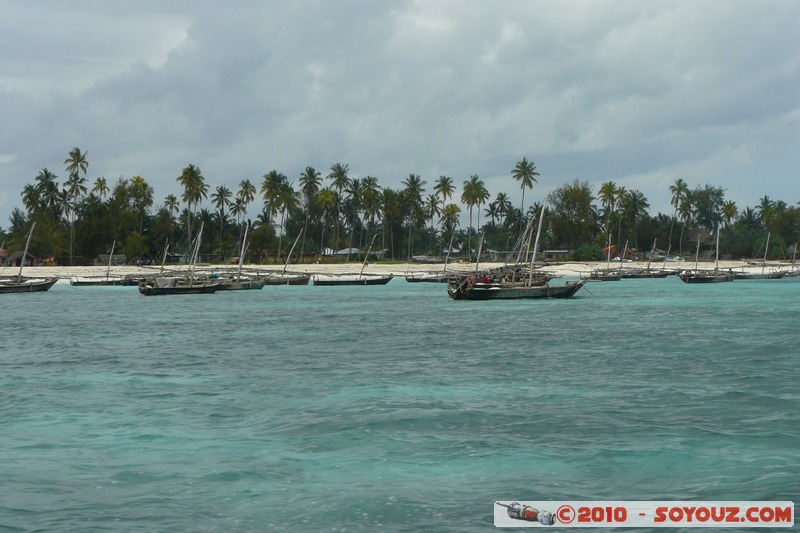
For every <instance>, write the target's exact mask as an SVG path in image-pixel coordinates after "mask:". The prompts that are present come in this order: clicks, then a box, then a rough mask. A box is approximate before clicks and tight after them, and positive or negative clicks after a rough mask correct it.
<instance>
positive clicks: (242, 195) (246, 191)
mask: <svg viewBox="0 0 800 533" xmlns="http://www.w3.org/2000/svg"><path fill="white" fill-rule="evenodd" d="M236 197H237V198H239V199H240V200H241V201H242V215H244V216H246V215H247V206H248V205H250V204H251V203H252V202H253V200H255V199H256V186H255V185H253V184H252V183H251V182H250V180H249V179H245V180H242V181H241V182H240V183H239V192H237V193H236Z"/></svg>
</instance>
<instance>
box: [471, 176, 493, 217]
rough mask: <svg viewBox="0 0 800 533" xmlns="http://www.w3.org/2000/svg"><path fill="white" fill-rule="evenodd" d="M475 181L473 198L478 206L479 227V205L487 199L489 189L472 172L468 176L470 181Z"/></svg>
mask: <svg viewBox="0 0 800 533" xmlns="http://www.w3.org/2000/svg"><path fill="white" fill-rule="evenodd" d="M472 180H474V181H475V200H476V204H475V205H477V206H478V229H480V227H481V209H480V207H481V206H482V205H483V204H485V203H486V201H487V200H489V191H488V190H487V189H486V185H485V184H484V183H483V180H481V179H480V178H478V175H477V174H473V175H472V176H470V181H472Z"/></svg>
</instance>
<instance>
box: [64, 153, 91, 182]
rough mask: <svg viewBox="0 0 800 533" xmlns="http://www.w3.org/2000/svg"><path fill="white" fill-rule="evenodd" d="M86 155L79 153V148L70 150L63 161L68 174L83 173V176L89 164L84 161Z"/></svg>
mask: <svg viewBox="0 0 800 533" xmlns="http://www.w3.org/2000/svg"><path fill="white" fill-rule="evenodd" d="M87 155H88V152H83V153H81V149H80V148H73V149H72V150H70V152H69V157H68V158H67V159H66V160H65V161H64V164H65V165H67V169H66V170H67V172H69V173H70V174H73V173H74V174H80V173H81V172H83V174H84V176H85V175H86V171H87V170H88V168H89V162H88V161H86V156H87Z"/></svg>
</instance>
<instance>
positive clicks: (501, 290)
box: [447, 200, 586, 300]
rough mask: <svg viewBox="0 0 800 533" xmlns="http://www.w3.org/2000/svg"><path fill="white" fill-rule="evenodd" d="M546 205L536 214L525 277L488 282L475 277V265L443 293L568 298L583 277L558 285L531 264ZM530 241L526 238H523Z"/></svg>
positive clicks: (484, 297) (464, 297) (462, 296)
mask: <svg viewBox="0 0 800 533" xmlns="http://www.w3.org/2000/svg"><path fill="white" fill-rule="evenodd" d="M546 206H547V201H546V200H545V202H544V204H543V205H542V212H541V214H540V215H539V227H538V230H537V232H536V241H535V244H534V246H533V256H532V259H531V264H530V268H529V271H528V274H527V276H528V278H527V279H523V280H521V281H516V282H502V281H500V282H497V281H489V280H487V279H485V277H480V278H479V277H478V275H477V265H476V274H475V275H474V276H469V277H466V278H465V279H462V280H459V281H455V282H450V283H448V284H447V294H448V296H450V298H451V299H453V300H516V299H542V298H571V297H572V296H574V295H575V293H577V292H578V291H579V290H580V288H581V287H583V285H584V284H585V283H586V280H583V279H580V280H577V281H567V282H565V283H564V284H562V285H551V284H550V281H549V279H548V278H538V279H537V277H536V272H535V268H534V266H535V265H536V252H537V250H538V248H539V237H540V236H541V232H542V220H543V219H544V210H545V207H546ZM527 242H528V243H530V239H527ZM482 244H483V239H481V244H480V245H479V247H478V257H480V247H481V246H482Z"/></svg>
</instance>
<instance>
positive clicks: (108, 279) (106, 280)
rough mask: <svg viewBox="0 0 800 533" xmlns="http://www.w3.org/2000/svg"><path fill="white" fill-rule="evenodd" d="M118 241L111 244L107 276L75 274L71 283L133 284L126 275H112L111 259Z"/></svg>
mask: <svg viewBox="0 0 800 533" xmlns="http://www.w3.org/2000/svg"><path fill="white" fill-rule="evenodd" d="M116 245H117V241H114V242H113V243H112V244H111V253H110V254H108V267H107V268H106V275H105V276H98V277H94V276H85V277H81V276H73V277H72V278H70V280H69V284H70V285H72V286H73V287H100V286H110V285H133V284H132V283H130V281H129V280H128V278H127V277H125V276H116V275H115V276H112V275H111V261H112V259H113V258H114V248H115V247H116Z"/></svg>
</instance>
